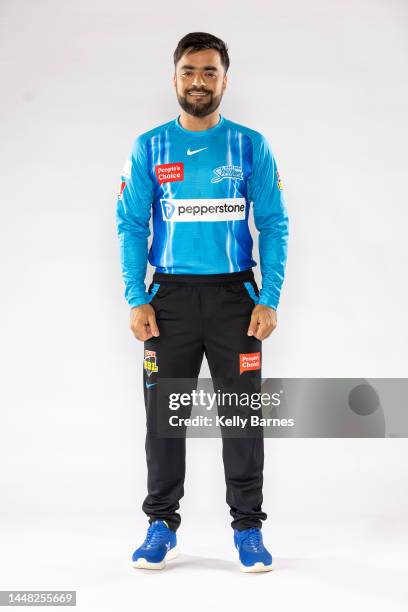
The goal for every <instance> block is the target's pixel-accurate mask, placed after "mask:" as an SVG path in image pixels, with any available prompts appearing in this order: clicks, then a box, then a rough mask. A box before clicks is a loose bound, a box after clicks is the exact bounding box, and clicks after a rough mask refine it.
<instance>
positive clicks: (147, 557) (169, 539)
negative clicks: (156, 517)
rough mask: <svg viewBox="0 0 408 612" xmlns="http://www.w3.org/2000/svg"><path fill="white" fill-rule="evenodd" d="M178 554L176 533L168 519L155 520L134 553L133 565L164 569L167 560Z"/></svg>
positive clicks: (141, 567)
mask: <svg viewBox="0 0 408 612" xmlns="http://www.w3.org/2000/svg"><path fill="white" fill-rule="evenodd" d="M177 555H178V550H177V537H176V533H175V532H174V531H172V530H171V529H169V528H168V526H167V523H166V521H153V523H152V524H151V525H150V526H149V528H148V530H147V535H146V539H145V541H144V542H143V544H142V545H141V546H140V547H139V548H138V549H137V550H135V552H134V553H133V555H132V565H133V567H136V568H138V569H163V567H164V566H165V565H166V561H169V560H170V559H174V558H175V557H177Z"/></svg>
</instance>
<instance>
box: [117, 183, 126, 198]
mask: <svg viewBox="0 0 408 612" xmlns="http://www.w3.org/2000/svg"><path fill="white" fill-rule="evenodd" d="M125 187H126V181H122V182H121V184H120V190H119V193H118V198H119V200H121V199H122V193H123V190H124V188H125Z"/></svg>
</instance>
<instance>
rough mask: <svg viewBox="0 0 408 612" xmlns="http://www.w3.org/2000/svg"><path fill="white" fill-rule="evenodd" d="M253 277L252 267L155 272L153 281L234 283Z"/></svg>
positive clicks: (164, 282) (162, 282) (197, 283)
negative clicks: (210, 271) (215, 271)
mask: <svg viewBox="0 0 408 612" xmlns="http://www.w3.org/2000/svg"><path fill="white" fill-rule="evenodd" d="M253 278H254V273H253V270H252V268H250V269H249V270H243V271H242V272H227V273H225V274H164V273H163V272H155V273H154V274H153V282H154V283H160V284H166V283H188V284H194V285H207V284H217V283H218V284H225V283H236V282H238V281H249V280H252V279H253Z"/></svg>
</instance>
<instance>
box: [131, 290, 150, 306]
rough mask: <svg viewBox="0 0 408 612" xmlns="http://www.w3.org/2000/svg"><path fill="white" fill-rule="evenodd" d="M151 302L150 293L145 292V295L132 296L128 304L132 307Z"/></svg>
mask: <svg viewBox="0 0 408 612" xmlns="http://www.w3.org/2000/svg"><path fill="white" fill-rule="evenodd" d="M149 302H150V295H149V294H148V293H145V294H144V295H143V296H141V297H138V298H132V299H129V300H128V304H129V306H130V307H131V308H137V307H138V306H142V305H143V304H148V303H149Z"/></svg>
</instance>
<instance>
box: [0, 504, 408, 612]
mask: <svg viewBox="0 0 408 612" xmlns="http://www.w3.org/2000/svg"><path fill="white" fill-rule="evenodd" d="M142 520H143V519H141V518H139V517H137V518H136V519H135V518H132V517H129V516H126V515H124V516H117V517H114V516H111V517H106V518H104V517H95V518H90V517H81V516H75V515H70V516H67V517H66V518H62V517H60V519H59V520H58V521H56V520H55V519H49V518H46V517H42V518H40V519H34V518H32V519H31V520H30V519H29V517H26V516H23V515H21V516H20V517H19V518H18V519H17V518H13V519H11V518H4V517H3V518H2V537H1V551H0V585H1V586H0V588H1V589H2V590H12V589H15V590H17V589H22V590H23V589H24V590H29V589H33V590H47V589H61V590H69V589H75V590H76V591H77V609H79V610H84V611H86V612H93V611H95V612H100V611H102V610H109V611H112V610H115V609H116V610H120V611H121V612H126V611H127V610H129V611H130V610H135V609H136V606H137V609H140V610H148V611H149V612H150V611H154V612H156V610H161V609H164V610H168V609H172V608H173V607H174V609H176V610H177V611H180V610H207V609H211V610H226V611H228V610H229V609H231V610H232V609H234V610H251V609H260V607H262V608H263V607H266V606H271V607H275V609H276V610H279V611H281V610H295V609H296V606H299V608H301V609H302V610H309V609H310V610H313V611H314V612H318V611H320V610H321V611H323V610H324V611H325V612H326V611H327V610H330V611H337V610H338V611H340V610H341V611H344V610H345V609H347V610H370V612H374V611H376V610H378V611H379V610H381V611H383V610H384V609H385V608H386V609H387V612H388V611H389V610H392V611H394V610H395V611H397V610H398V611H399V610H401V611H402V610H404V611H406V610H407V608H408V561H407V558H406V551H407V550H408V530H407V524H406V523H403V522H402V519H401V521H399V520H396V518H395V517H393V518H392V519H390V518H387V517H382V518H378V517H375V516H372V517H361V518H359V519H354V520H353V521H350V520H343V519H341V518H340V517H339V518H331V519H330V520H327V519H325V520H324V521H323V520H321V519H316V518H314V519H310V518H305V517H303V518H302V517H301V515H300V516H299V515H297V516H294V517H293V518H288V517H285V518H282V517H277V516H273V520H271V519H270V520H269V521H268V523H267V524H265V526H264V539H265V542H266V543H267V545H268V547H269V549H270V550H271V552H272V554H273V556H274V567H275V569H274V570H273V571H272V572H270V573H266V574H257V575H255V574H254V575H248V574H243V573H241V572H240V571H239V569H238V565H237V560H236V554H235V550H234V548H233V545H232V539H231V535H232V530H231V529H230V528H229V527H228V529H222V526H221V525H217V526H216V527H214V526H210V525H204V524H203V525H202V526H201V528H200V525H198V526H197V524H194V521H192V520H191V519H190V520H187V519H186V520H185V521H184V523H183V528H182V529H181V528H180V530H179V532H178V534H179V547H180V550H181V554H180V556H179V557H178V558H177V559H175V560H174V561H171V562H169V564H168V566H167V568H166V569H164V570H162V571H158V572H152V571H148V570H135V569H133V568H132V567H131V566H130V564H129V560H130V555H131V553H132V551H133V549H134V548H135V547H137V546H138V545H139V544H140V542H141V540H142V539H143V537H144V530H145V523H144V522H142ZM142 602H143V603H142Z"/></svg>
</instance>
